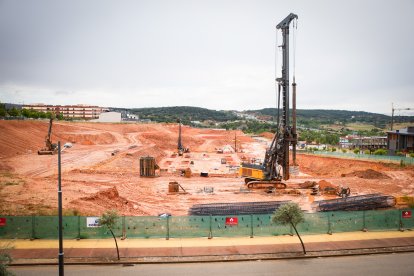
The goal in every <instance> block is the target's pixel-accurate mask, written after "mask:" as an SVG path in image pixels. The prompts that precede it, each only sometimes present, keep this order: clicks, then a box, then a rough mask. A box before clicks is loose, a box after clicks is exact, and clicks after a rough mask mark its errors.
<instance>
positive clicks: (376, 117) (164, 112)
mask: <svg viewBox="0 0 414 276" xmlns="http://www.w3.org/2000/svg"><path fill="white" fill-rule="evenodd" d="M129 112H131V113H133V114H137V115H138V116H139V117H140V119H150V120H151V121H154V122H176V121H177V119H181V121H182V122H183V123H184V124H190V122H191V121H200V122H203V121H213V122H219V123H224V122H231V121H236V120H241V119H242V118H240V117H238V116H236V114H235V112H234V111H223V110H220V111H217V110H211V109H207V108H200V107H192V106H172V107H150V108H133V109H129ZM238 113H244V114H249V115H254V116H255V117H257V118H258V119H261V120H269V121H272V120H273V121H274V120H275V118H276V116H277V109H276V108H263V109H259V110H246V111H243V112H238ZM297 122H298V125H302V126H304V127H311V128H319V127H320V126H321V125H335V124H336V125H346V124H353V123H361V124H366V125H372V126H374V127H377V128H380V129H385V128H386V127H387V125H389V124H390V122H391V116H388V115H384V114H378V113H370V112H365V111H347V110H325V109H298V110H297ZM394 122H395V123H413V124H414V116H395V117H394Z"/></svg>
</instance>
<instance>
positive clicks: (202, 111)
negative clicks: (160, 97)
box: [131, 106, 237, 124]
mask: <svg viewBox="0 0 414 276" xmlns="http://www.w3.org/2000/svg"><path fill="white" fill-rule="evenodd" d="M131 112H132V113H134V114H137V115H138V116H139V118H140V119H150V120H151V121H155V122H175V121H177V119H181V121H182V122H183V123H184V124H187V123H189V122H190V121H200V122H202V121H205V120H211V121H216V122H227V121H234V120H237V116H236V115H235V114H234V113H233V112H231V111H216V110H211V109H206V108H200V107H192V106H172V107H150V108H134V109H131Z"/></svg>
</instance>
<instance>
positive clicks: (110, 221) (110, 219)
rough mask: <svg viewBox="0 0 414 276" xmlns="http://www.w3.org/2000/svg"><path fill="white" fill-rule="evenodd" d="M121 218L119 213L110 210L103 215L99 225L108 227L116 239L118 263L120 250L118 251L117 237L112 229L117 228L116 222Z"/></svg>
mask: <svg viewBox="0 0 414 276" xmlns="http://www.w3.org/2000/svg"><path fill="white" fill-rule="evenodd" d="M118 218H119V216H118V213H117V212H116V210H109V211H106V212H105V213H103V214H102V216H101V217H100V219H99V224H100V225H102V226H106V227H108V229H109V231H110V232H111V234H112V237H114V241H115V245H116V253H117V255H118V261H119V260H120V258H119V249H118V243H117V241H116V237H115V234H114V232H113V231H112V229H113V228H114V227H115V221H116V220H117V219H118Z"/></svg>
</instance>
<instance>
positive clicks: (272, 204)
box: [188, 201, 288, 216]
mask: <svg viewBox="0 0 414 276" xmlns="http://www.w3.org/2000/svg"><path fill="white" fill-rule="evenodd" d="M287 202H288V201H261V202H237V203H210V204H195V205H193V206H192V207H191V208H190V209H189V211H188V213H189V215H191V216H209V215H212V216H226V215H252V214H271V213H273V212H274V211H275V210H276V209H277V208H279V206H280V205H282V204H284V203H287Z"/></svg>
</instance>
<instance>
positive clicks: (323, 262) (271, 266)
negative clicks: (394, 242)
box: [10, 253, 414, 276]
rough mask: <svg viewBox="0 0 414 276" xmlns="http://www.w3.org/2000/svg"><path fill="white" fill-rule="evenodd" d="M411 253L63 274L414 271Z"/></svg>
mask: <svg viewBox="0 0 414 276" xmlns="http://www.w3.org/2000/svg"><path fill="white" fill-rule="evenodd" d="M413 260H414V253H398V254H386V255H385V254H384V255H365V256H348V257H330V258H310V259H294V260H275V261H250V262H222V263H177V264H139V265H133V266H122V265H81V266H79V265H76V266H75V265H67V266H65V275H81V276H82V275H94V274H96V275H99V276H106V275H108V276H115V275H148V276H160V275H168V276H183V275H197V276H204V275H205V276H219V275H225V276H230V275H237V276H243V275H255V276H256V275H295V276H296V275H306V276H310V275H318V276H319V275H329V276H332V275H335V276H337V275H346V276H349V275H364V276H367V275H375V276H381V275H414V261H413ZM10 270H11V271H12V272H13V273H15V274H16V275H58V268H57V266H21V267H11V268H10Z"/></svg>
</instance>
